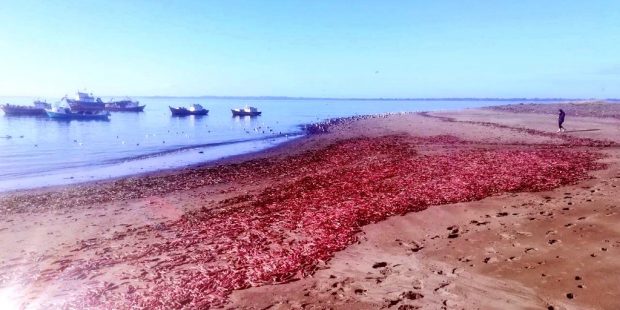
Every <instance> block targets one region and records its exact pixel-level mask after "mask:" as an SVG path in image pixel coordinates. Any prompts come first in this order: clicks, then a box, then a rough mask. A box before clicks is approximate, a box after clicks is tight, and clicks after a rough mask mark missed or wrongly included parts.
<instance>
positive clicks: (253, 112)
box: [231, 105, 263, 116]
mask: <svg viewBox="0 0 620 310" xmlns="http://www.w3.org/2000/svg"><path fill="white" fill-rule="evenodd" d="M231 111H232V115H233V116H258V115H261V113H263V112H261V111H259V110H258V109H257V108H255V107H250V106H247V105H246V106H245V107H244V108H242V109H232V110H231Z"/></svg>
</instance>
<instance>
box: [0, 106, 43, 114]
mask: <svg viewBox="0 0 620 310" xmlns="http://www.w3.org/2000/svg"><path fill="white" fill-rule="evenodd" d="M0 109H1V110H2V111H4V114H5V115H8V116H46V115H47V113H45V109H41V108H35V107H27V106H12V105H1V106H0Z"/></svg>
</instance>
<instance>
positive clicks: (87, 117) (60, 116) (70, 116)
mask: <svg viewBox="0 0 620 310" xmlns="http://www.w3.org/2000/svg"><path fill="white" fill-rule="evenodd" d="M46 113H47V116H49V117H50V118H51V119H56V120H84V121H109V120H110V115H109V114H83V113H75V112H71V113H58V112H53V111H46Z"/></svg>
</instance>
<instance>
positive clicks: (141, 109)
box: [105, 105, 146, 112]
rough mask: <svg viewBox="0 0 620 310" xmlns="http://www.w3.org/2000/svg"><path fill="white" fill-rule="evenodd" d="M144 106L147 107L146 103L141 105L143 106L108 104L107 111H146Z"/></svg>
mask: <svg viewBox="0 0 620 310" xmlns="http://www.w3.org/2000/svg"><path fill="white" fill-rule="evenodd" d="M144 107H146V105H141V106H137V107H111V106H107V107H105V110H106V111H110V112H143V111H144Z"/></svg>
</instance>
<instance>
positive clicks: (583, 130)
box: [565, 129, 600, 132]
mask: <svg viewBox="0 0 620 310" xmlns="http://www.w3.org/2000/svg"><path fill="white" fill-rule="evenodd" d="M599 130H600V129H582V130H567V131H565V132H585V131H599Z"/></svg>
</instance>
